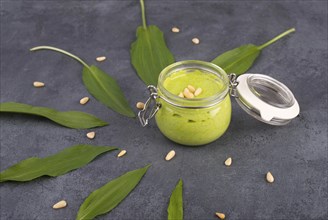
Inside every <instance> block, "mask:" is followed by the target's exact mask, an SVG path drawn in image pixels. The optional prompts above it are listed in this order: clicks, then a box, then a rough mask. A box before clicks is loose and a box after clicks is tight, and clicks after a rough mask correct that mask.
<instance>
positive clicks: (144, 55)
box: [130, 0, 174, 86]
mask: <svg viewBox="0 0 328 220" xmlns="http://www.w3.org/2000/svg"><path fill="white" fill-rule="evenodd" d="M140 4H141V11H142V21H143V26H140V27H138V29H137V40H136V41H134V42H133V43H132V44H131V50H130V56H131V63H132V65H133V67H134V68H135V70H136V71H137V74H138V76H139V77H140V78H141V80H142V81H144V83H145V84H147V85H155V86H156V85H157V81H158V76H159V74H160V73H161V71H162V70H163V69H164V68H165V67H167V66H168V65H170V64H172V63H174V57H173V54H172V53H171V52H170V50H169V49H168V48H167V46H166V43H165V39H164V35H163V32H162V31H161V30H160V29H159V28H158V27H157V26H155V25H150V26H147V25H146V18H145V10H144V4H143V0H140Z"/></svg>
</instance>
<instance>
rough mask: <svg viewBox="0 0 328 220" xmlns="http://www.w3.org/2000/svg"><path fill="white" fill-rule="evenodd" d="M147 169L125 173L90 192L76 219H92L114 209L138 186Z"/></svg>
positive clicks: (146, 167)
mask: <svg viewBox="0 0 328 220" xmlns="http://www.w3.org/2000/svg"><path fill="white" fill-rule="evenodd" d="M149 167H150V165H147V166H145V167H144V168H141V169H137V170H133V171H130V172H127V173H125V174H124V175H122V176H120V177H118V178H116V179H114V180H112V181H110V182H108V183H107V184H106V185H104V186H102V187H101V188H99V189H97V190H95V191H94V192H92V193H91V194H90V195H89V196H88V198H86V200H84V202H83V204H82V205H81V207H80V209H79V212H78V214H77V217H76V219H77V220H82V219H93V218H95V217H96V216H98V215H102V214H105V213H107V212H109V211H111V210H112V209H114V208H115V207H116V206H117V205H118V204H119V203H120V202H122V200H123V199H124V198H125V197H127V196H128V195H129V193H130V192H131V191H132V190H133V189H134V188H135V187H136V186H137V185H138V183H139V182H140V180H141V178H142V177H143V176H144V175H145V173H146V172H147V170H148V168H149Z"/></svg>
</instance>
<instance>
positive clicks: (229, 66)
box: [212, 28, 295, 75]
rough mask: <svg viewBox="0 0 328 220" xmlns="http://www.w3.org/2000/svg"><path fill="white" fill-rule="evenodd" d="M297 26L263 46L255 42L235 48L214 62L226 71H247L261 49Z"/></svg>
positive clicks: (238, 73) (239, 72)
mask: <svg viewBox="0 0 328 220" xmlns="http://www.w3.org/2000/svg"><path fill="white" fill-rule="evenodd" d="M294 31H295V28H291V29H289V30H287V31H285V32H284V33H282V34H280V35H278V36H277V37H275V38H273V39H272V40H270V41H268V42H267V43H265V44H262V45H261V46H256V45H253V44H246V45H243V46H240V47H237V48H235V49H232V50H229V51H227V52H225V53H223V54H221V55H220V56H218V57H216V58H215V59H214V60H212V63H214V64H216V65H218V66H220V67H221V68H222V69H224V70H225V71H226V73H228V74H229V73H235V74H237V75H240V74H243V73H245V72H246V71H247V70H248V69H249V68H251V67H252V65H253V63H254V61H255V60H256V58H257V57H258V56H259V55H260V53H261V50H262V49H263V48H265V47H267V46H269V45H271V44H272V43H274V42H276V41H277V40H279V39H280V38H282V37H284V36H286V35H288V34H290V33H292V32H294Z"/></svg>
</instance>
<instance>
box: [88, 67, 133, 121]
mask: <svg viewBox="0 0 328 220" xmlns="http://www.w3.org/2000/svg"><path fill="white" fill-rule="evenodd" d="M82 79H83V82H84V85H85V87H86V88H87V89H88V91H89V92H90V94H91V95H93V96H94V97H95V98H96V99H97V100H98V101H100V102H102V103H103V104H104V105H106V106H107V107H109V108H111V109H113V110H114V111H116V112H119V113H121V114H122V115H125V116H128V117H134V116H135V115H134V113H133V111H132V110H131V108H130V106H129V103H128V102H127V100H126V99H125V97H124V95H123V93H122V91H121V89H120V86H119V85H118V84H117V82H116V81H115V80H114V79H113V78H112V77H110V76H109V75H107V74H106V73H105V72H104V71H102V70H101V69H99V68H98V67H96V66H91V67H90V68H86V67H84V68H83V73H82Z"/></svg>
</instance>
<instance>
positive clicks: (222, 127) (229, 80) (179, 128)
mask: <svg viewBox="0 0 328 220" xmlns="http://www.w3.org/2000/svg"><path fill="white" fill-rule="evenodd" d="M189 85H192V86H194V87H195V88H201V89H202V91H203V94H202V95H199V96H195V97H188V98H186V97H185V96H183V95H181V94H179V93H180V92H182V91H183V89H184V88H186V87H188V86H189ZM195 88H193V89H195ZM148 90H149V91H150V97H149V99H148V100H147V102H146V103H145V105H144V108H143V110H141V111H140V112H139V113H138V117H139V120H140V122H141V124H142V126H144V127H145V126H146V125H147V124H148V122H149V120H150V119H151V118H153V117H155V119H156V123H157V126H158V128H159V129H160V131H161V132H162V133H163V134H164V135H165V136H166V137H167V138H169V139H170V140H172V141H174V142H176V143H179V144H183V145H188V146H199V145H204V144H207V143H210V142H212V141H215V140H216V139H218V138H219V137H220V136H222V135H223V134H224V132H225V131H226V130H227V128H228V127H229V124H230V119H231V102H230V96H232V97H234V98H235V99H236V101H237V103H238V104H239V105H240V107H241V108H242V109H243V110H244V111H245V112H246V113H248V114H249V115H251V116H252V117H254V118H255V119H257V120H260V121H262V122H264V123H267V124H271V125H286V124H288V123H289V122H290V121H291V120H292V119H293V118H295V117H296V116H297V115H298V114H299V111H300V108H299V105H298V102H297V100H296V99H295V97H294V95H293V94H292V92H291V91H290V90H289V89H288V88H287V87H286V86H285V85H284V84H282V83H281V82H279V81H277V80H275V79H273V78H271V77H269V76H266V75H262V74H252V73H245V74H243V75H241V76H239V77H238V78H237V77H236V75H235V74H230V75H227V74H226V72H225V71H224V70H223V69H222V68H220V67H218V66H217V65H215V64H213V63H209V62H204V61H197V60H189V61H181V62H177V63H173V64H171V65H169V66H168V67H166V68H165V69H163V70H162V72H161V73H160V76H159V79H158V86H157V87H155V86H153V85H150V86H148ZM195 94H196V92H195ZM229 94H230V95H229ZM179 95H180V96H182V97H180V96H179Z"/></svg>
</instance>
